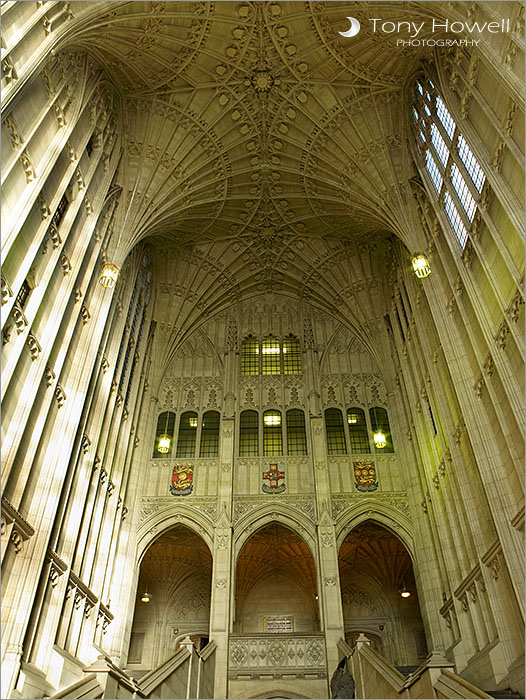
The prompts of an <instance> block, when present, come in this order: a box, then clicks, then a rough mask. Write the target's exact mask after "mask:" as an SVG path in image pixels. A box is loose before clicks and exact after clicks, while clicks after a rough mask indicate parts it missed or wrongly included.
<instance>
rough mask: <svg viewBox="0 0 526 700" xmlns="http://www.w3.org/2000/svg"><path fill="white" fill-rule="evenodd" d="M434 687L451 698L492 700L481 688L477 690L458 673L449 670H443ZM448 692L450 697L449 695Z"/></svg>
mask: <svg viewBox="0 0 526 700" xmlns="http://www.w3.org/2000/svg"><path fill="white" fill-rule="evenodd" d="M434 687H435V690H438V691H439V692H440V693H441V694H442V695H446V697H450V698H491V695H488V694H487V693H485V692H484V691H483V690H480V688H477V687H476V686H474V685H473V684H472V683H470V682H469V681H466V680H465V679H464V678H461V677H460V676H457V674H456V673H452V672H451V671H449V670H448V669H447V668H445V669H443V670H442V673H441V674H440V676H439V678H438V680H437V681H436V683H435V686H434ZM448 692H449V695H447V693H448Z"/></svg>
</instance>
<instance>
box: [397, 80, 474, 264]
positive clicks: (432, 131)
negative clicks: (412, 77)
mask: <svg viewBox="0 0 526 700" xmlns="http://www.w3.org/2000/svg"><path fill="white" fill-rule="evenodd" d="M411 112H412V115H413V125H414V128H415V132H416V135H417V141H418V143H419V144H420V148H423V149H424V151H425V156H424V158H425V169H426V172H427V175H428V177H429V181H430V182H431V184H432V186H433V188H434V190H435V192H436V193H437V195H438V197H439V200H440V203H441V205H442V208H443V210H444V212H445V214H446V216H447V220H448V221H449V224H450V226H451V229H452V231H453V233H454V234H455V238H456V240H457V241H458V244H459V246H460V248H461V249H462V250H464V248H465V247H466V243H467V241H468V236H469V230H470V227H471V224H472V222H473V219H474V218H475V214H476V211H477V202H478V200H479V197H480V194H481V192H482V188H483V186H484V182H485V181H486V176H485V174H484V171H483V169H482V167H481V165H480V163H479V162H478V160H477V158H476V157H475V155H474V154H473V152H472V150H471V148H470V147H469V145H468V143H467V141H466V139H465V137H464V135H463V134H462V133H461V132H460V129H459V127H458V125H457V123H456V122H455V120H454V119H453V117H452V116H451V114H450V112H449V110H448V108H447V107H446V105H445V103H444V100H443V99H442V96H441V95H440V94H439V92H438V90H437V89H436V87H435V85H434V83H433V82H432V81H431V80H429V79H428V78H425V77H423V76H421V77H420V78H418V80H417V81H416V85H415V91H414V103H413V106H412V108H411ZM431 191H433V190H432V189H431Z"/></svg>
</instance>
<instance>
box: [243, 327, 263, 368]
mask: <svg viewBox="0 0 526 700" xmlns="http://www.w3.org/2000/svg"><path fill="white" fill-rule="evenodd" d="M241 374H245V375H247V374H259V340H258V339H257V338H255V337H254V336H253V335H249V336H248V337H247V338H245V339H244V340H243V343H242V345H241Z"/></svg>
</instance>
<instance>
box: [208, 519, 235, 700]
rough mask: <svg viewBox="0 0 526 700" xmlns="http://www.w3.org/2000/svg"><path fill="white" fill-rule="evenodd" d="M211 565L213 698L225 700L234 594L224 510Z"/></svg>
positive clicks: (229, 536) (229, 526) (229, 527)
mask: <svg viewBox="0 0 526 700" xmlns="http://www.w3.org/2000/svg"><path fill="white" fill-rule="evenodd" d="M213 556H214V565H213V571H212V597H211V601H210V639H211V640H214V642H215V643H216V644H217V648H216V653H215V664H216V665H215V681H214V697H215V698H226V697H228V642H229V634H230V624H231V617H232V614H231V598H232V591H233V585H232V584H233V581H232V578H233V575H234V573H233V570H232V524H231V522H230V519H229V518H228V515H227V513H226V510H223V512H222V513H221V515H220V517H219V520H218V522H217V525H216V528H215V533H214V552H213Z"/></svg>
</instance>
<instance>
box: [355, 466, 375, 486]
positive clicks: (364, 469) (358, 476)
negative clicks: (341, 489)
mask: <svg viewBox="0 0 526 700" xmlns="http://www.w3.org/2000/svg"><path fill="white" fill-rule="evenodd" d="M354 485H355V486H356V488H357V489H358V491H376V489H377V488H378V479H377V477H376V468H375V466H374V462H372V461H362V462H354Z"/></svg>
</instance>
